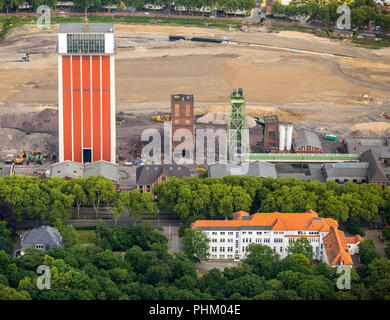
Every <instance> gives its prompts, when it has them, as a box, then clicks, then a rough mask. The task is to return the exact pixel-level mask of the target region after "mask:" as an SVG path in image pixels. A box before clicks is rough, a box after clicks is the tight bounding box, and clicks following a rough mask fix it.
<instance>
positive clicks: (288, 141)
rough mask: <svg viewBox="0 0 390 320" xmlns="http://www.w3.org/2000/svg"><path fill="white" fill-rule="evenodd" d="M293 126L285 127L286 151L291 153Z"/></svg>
mask: <svg viewBox="0 0 390 320" xmlns="http://www.w3.org/2000/svg"><path fill="white" fill-rule="evenodd" d="M292 133H293V126H292V125H288V126H286V150H287V151H291V145H292Z"/></svg>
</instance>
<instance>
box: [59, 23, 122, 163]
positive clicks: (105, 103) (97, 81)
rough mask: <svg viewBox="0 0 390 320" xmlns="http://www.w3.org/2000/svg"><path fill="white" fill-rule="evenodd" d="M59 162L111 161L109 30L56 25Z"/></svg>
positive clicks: (111, 44)
mask: <svg viewBox="0 0 390 320" xmlns="http://www.w3.org/2000/svg"><path fill="white" fill-rule="evenodd" d="M58 96H59V99H58V100H59V101H58V110H59V113H58V118H59V161H65V160H71V161H75V162H80V163H86V162H94V161H99V160H105V161H109V162H115V147H116V142H115V141H116V139H115V138H116V131H115V124H116V122H115V61H114V25H112V24H61V25H60V29H59V33H58Z"/></svg>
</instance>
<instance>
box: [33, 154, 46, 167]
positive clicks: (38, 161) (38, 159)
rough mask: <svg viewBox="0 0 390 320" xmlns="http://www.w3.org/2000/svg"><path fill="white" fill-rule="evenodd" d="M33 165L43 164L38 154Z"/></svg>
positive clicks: (41, 157)
mask: <svg viewBox="0 0 390 320" xmlns="http://www.w3.org/2000/svg"><path fill="white" fill-rule="evenodd" d="M35 163H36V164H43V163H44V159H43V156H42V154H41V153H40V154H38V155H37V156H36V157H35Z"/></svg>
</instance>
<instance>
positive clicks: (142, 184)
mask: <svg viewBox="0 0 390 320" xmlns="http://www.w3.org/2000/svg"><path fill="white" fill-rule="evenodd" d="M189 176H190V170H189V169H188V168H187V167H184V166H182V165H178V164H168V165H147V166H140V167H138V168H137V171H136V179H137V182H136V184H137V189H138V190H139V191H141V192H146V191H150V190H151V188H152V187H153V186H155V185H156V184H159V183H160V182H163V181H166V180H168V178H170V177H176V178H179V179H181V178H183V177H189Z"/></svg>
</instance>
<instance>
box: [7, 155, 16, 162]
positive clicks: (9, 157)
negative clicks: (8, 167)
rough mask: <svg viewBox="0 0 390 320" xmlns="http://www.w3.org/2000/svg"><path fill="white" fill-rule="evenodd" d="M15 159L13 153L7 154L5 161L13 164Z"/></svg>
mask: <svg viewBox="0 0 390 320" xmlns="http://www.w3.org/2000/svg"><path fill="white" fill-rule="evenodd" d="M14 161H15V158H14V155H13V154H7V157H6V158H5V163H6V164H13V163H14Z"/></svg>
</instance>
